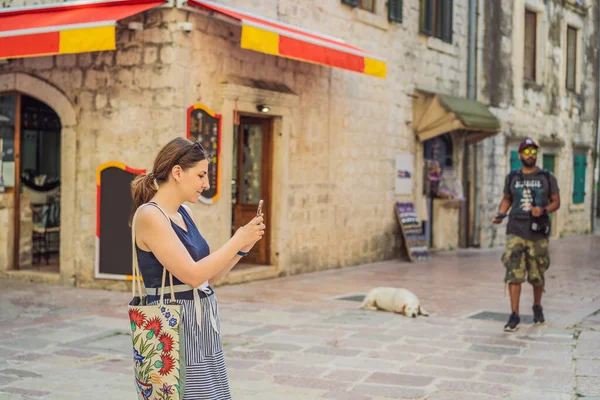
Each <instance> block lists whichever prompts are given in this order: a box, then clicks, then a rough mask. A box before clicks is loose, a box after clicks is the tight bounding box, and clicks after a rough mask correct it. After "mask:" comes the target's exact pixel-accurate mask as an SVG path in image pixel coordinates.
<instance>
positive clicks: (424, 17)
mask: <svg viewBox="0 0 600 400" xmlns="http://www.w3.org/2000/svg"><path fill="white" fill-rule="evenodd" d="M419 20H420V23H419V24H420V31H421V33H423V34H425V35H427V36H431V35H432V34H433V0H421V16H420V18H419Z"/></svg>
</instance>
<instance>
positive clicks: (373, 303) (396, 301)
mask: <svg viewBox="0 0 600 400" xmlns="http://www.w3.org/2000/svg"><path fill="white" fill-rule="evenodd" d="M360 308H364V309H365V310H377V309H380V310H384V311H391V312H395V313H398V314H403V315H405V316H407V317H413V318H416V317H417V315H424V316H429V313H427V311H425V310H424V309H423V307H421V304H420V302H419V298H418V297H417V296H415V294H414V293H413V292H411V291H410V290H408V289H400V288H393V287H378V288H375V289H372V290H371V291H370V292H369V293H368V294H367V295H366V296H365V299H364V300H363V302H362V304H361V305H360Z"/></svg>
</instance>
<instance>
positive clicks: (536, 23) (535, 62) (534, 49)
mask: <svg viewBox="0 0 600 400" xmlns="http://www.w3.org/2000/svg"><path fill="white" fill-rule="evenodd" d="M528 16H533V17H534V26H533V27H532V30H533V32H534V36H533V45H532V49H531V50H532V52H533V54H531V55H530V57H531V63H533V65H532V66H529V67H530V68H531V74H530V75H529V74H527V69H528V63H527V55H528V54H529V53H528V50H529V47H528V42H527V32H528V30H527V21H528V18H527V17H528ZM538 17H539V15H538V12H537V11H535V10H532V9H530V8H527V7H525V13H524V16H523V80H524V81H527V82H537V73H538V68H539V65H538V28H539V21H538Z"/></svg>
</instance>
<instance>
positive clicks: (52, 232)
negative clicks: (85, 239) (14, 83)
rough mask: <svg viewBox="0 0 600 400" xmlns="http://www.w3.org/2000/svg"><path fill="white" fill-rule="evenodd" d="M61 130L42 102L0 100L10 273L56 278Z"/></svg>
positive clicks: (0, 174) (16, 97) (0, 169)
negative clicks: (9, 207)
mask: <svg viewBox="0 0 600 400" xmlns="http://www.w3.org/2000/svg"><path fill="white" fill-rule="evenodd" d="M61 130H62V125H61V121H60V118H59V116H58V114H57V113H56V112H55V111H54V110H53V109H52V108H51V107H50V106H48V105H47V104H45V103H44V102H42V101H40V100H38V99H36V98H34V97H31V96H28V95H25V94H21V93H19V92H12V93H2V94H0V191H4V192H6V193H13V195H14V197H13V207H14V214H13V216H14V221H13V227H14V229H13V232H14V236H13V243H14V257H13V268H14V269H36V270H40V271H45V272H59V269H60V268H59V252H60V189H61V180H60V177H61Z"/></svg>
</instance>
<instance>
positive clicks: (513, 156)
mask: <svg viewBox="0 0 600 400" xmlns="http://www.w3.org/2000/svg"><path fill="white" fill-rule="evenodd" d="M517 169H521V159H520V158H519V152H518V151H516V150H513V151H511V152H510V170H511V171H514V170H517Z"/></svg>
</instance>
